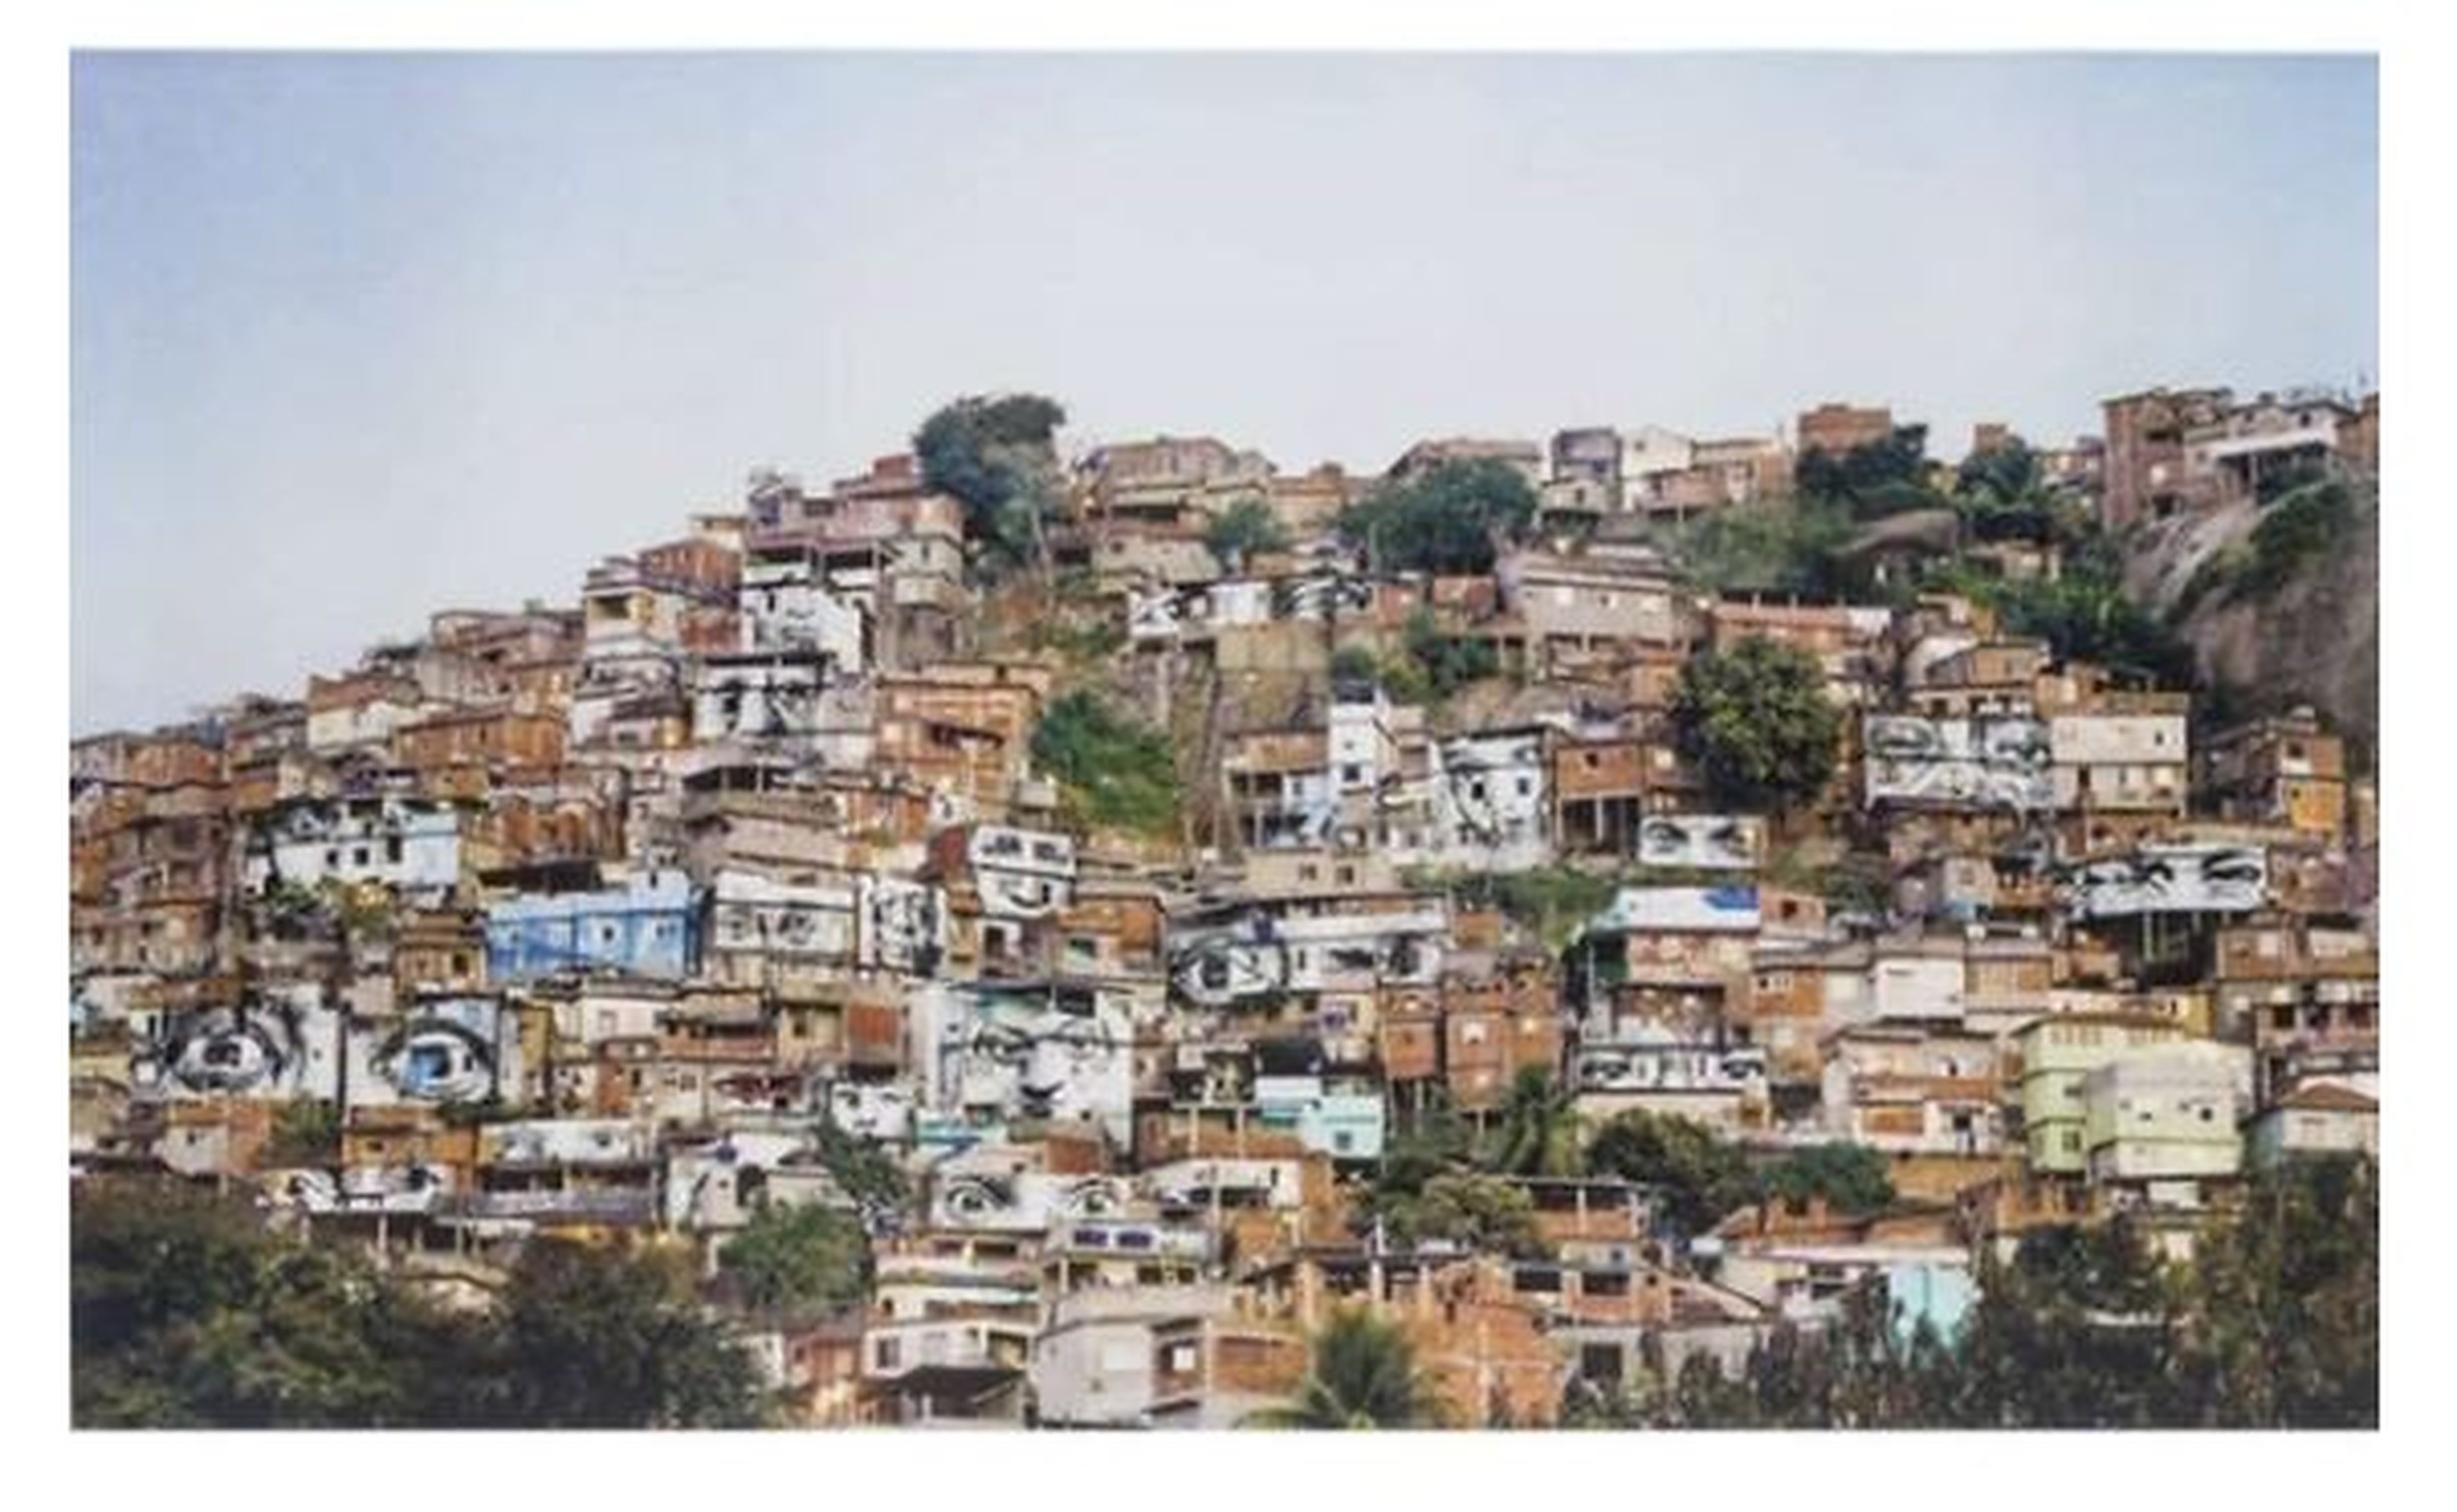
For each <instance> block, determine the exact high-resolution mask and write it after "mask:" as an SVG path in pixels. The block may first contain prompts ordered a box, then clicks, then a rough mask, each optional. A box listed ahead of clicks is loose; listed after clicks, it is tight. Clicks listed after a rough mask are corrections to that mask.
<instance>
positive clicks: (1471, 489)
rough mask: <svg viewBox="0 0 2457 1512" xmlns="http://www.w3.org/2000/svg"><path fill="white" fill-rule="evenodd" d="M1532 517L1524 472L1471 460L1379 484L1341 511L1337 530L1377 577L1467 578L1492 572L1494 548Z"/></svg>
mask: <svg viewBox="0 0 2457 1512" xmlns="http://www.w3.org/2000/svg"><path fill="white" fill-rule="evenodd" d="M1535 511H1536V495H1535V489H1534V488H1533V487H1532V486H1530V485H1529V484H1528V482H1527V478H1526V476H1525V474H1523V473H1521V472H1520V471H1519V470H1518V469H1517V468H1516V467H1513V466H1511V465H1510V464H1509V463H1507V462H1503V461H1498V460H1495V459H1493V458H1490V457H1477V458H1473V459H1469V460H1461V461H1446V462H1439V463H1436V464H1435V465H1433V466H1432V467H1429V468H1427V469H1426V470H1425V471H1424V472H1422V473H1420V474H1418V475H1417V476H1416V477H1414V478H1412V479H1410V480H1409V481H1407V482H1404V483H1386V484H1384V485H1383V486H1382V487H1380V488H1378V489H1376V490H1374V492H1373V493H1372V494H1371V495H1369V496H1368V497H1366V498H1364V499H1361V500H1359V501H1358V502H1356V503H1354V504H1351V505H1349V506H1348V508H1347V509H1346V510H1344V511H1342V513H1341V514H1340V516H1339V532H1340V534H1342V535H1343V536H1345V537H1347V539H1349V540H1350V541H1353V542H1355V543H1357V544H1359V545H1361V546H1363V547H1364V548H1365V552H1366V559H1367V561H1368V562H1369V563H1370V564H1371V566H1372V567H1373V569H1374V570H1375V571H1377V572H1430V573H1434V574H1436V575H1445V576H1475V575H1480V574H1482V573H1486V572H1490V571H1492V570H1493V560H1494V555H1495V552H1496V550H1497V548H1498V546H1499V545H1501V544H1504V543H1508V542H1512V541H1516V540H1519V539H1522V538H1524V537H1525V535H1526V532H1527V527H1528V525H1529V523H1530V522H1531V521H1532V520H1534V518H1535Z"/></svg>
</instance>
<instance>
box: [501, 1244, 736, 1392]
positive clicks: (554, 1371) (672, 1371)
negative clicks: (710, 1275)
mask: <svg viewBox="0 0 2457 1512" xmlns="http://www.w3.org/2000/svg"><path fill="white" fill-rule="evenodd" d="M496 1361H497V1371H498V1374H497V1376H496V1378H495V1381H494V1386H495V1389H496V1391H497V1392H498V1393H499V1400H500V1403H501V1407H502V1410H503V1413H504V1416H505V1417H506V1419H507V1420H508V1421H509V1422H512V1423H516V1424H518V1425H520V1426H523V1427H535V1428H730V1427H750V1426H754V1425H756V1424H757V1422H758V1421H759V1418H760V1407H761V1402H760V1393H759V1388H758V1377H757V1375H756V1373H755V1372H754V1370H753V1368H752V1365H751V1360H750V1356H749V1355H747V1354H746V1353H744V1352H743V1350H742V1349H741V1348H740V1347H739V1346H738V1345H736V1344H735V1343H733V1342H732V1341H731V1340H730V1339H729V1338H728V1337H727V1336H726V1334H725V1331H724V1329H723V1327H722V1326H721V1325H720V1324H718V1323H717V1322H716V1321H715V1320H714V1319H712V1318H711V1317H710V1316H709V1315H708V1313H707V1312H706V1310H705V1309H704V1308H702V1307H701V1306H700V1304H699V1301H698V1299H697V1297H696V1296H695V1295H694V1293H693V1289H692V1284H691V1280H690V1276H689V1273H688V1269H687V1266H686V1265H685V1264H684V1263H683V1262H682V1260H681V1259H680V1257H679V1256H677V1255H673V1254H670V1253H665V1252H660V1251H656V1250H651V1249H646V1248H615V1247H602V1246H596V1245H588V1244H579V1243H573V1242H569V1241H566V1240H561V1239H542V1238H541V1239H533V1240H531V1241H530V1242H529V1243H528V1245H527V1246H526V1247H525V1248H524V1249H523V1250H522V1251H521V1254H520V1258H519V1260H518V1261H517V1262H516V1263H515V1264H514V1265H513V1267H512V1273H511V1278H510V1280H509V1282H507V1283H506V1285H505V1286H504V1289H503V1296H502V1301H501V1322H500V1327H499V1330H498V1339H497V1354H496Z"/></svg>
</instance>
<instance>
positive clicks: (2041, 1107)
mask: <svg viewBox="0 0 2457 1512" xmlns="http://www.w3.org/2000/svg"><path fill="white" fill-rule="evenodd" d="M2186 1038H2187V1035H2186V1032H2185V1030H2184V1029H2183V1027H2182V1026H2181V1025H2178V1024H2175V1023H2172V1022H2170V1021H2168V1020H2165V1019H2155V1018H2151V1017H2149V1016H2147V1015H2141V1014H2093V1013H2081V1014H2057V1015H2050V1016H2048V1017H2047V1018H2044V1019H2039V1020H2036V1021H2034V1022H2033V1023H2031V1024H2029V1025H2026V1026H2025V1027H2024V1028H2023V1029H2022V1031H2021V1032H2020V1033H2019V1034H2017V1035H2016V1036H2015V1042H2016V1043H2017V1044H2018V1045H2020V1046H2021V1047H2022V1127H2023V1139H2024V1145H2025V1154H2026V1156H2027V1157H2028V1159H2029V1161H2030V1165H2031V1169H2032V1170H2033V1171H2034V1172H2036V1173H2038V1174H2041V1175H2069V1176H2078V1175H2083V1174H2086V1173H2087V1172H2088V1170H2089V1168H2090V1156H2089V1141H2088V1130H2087V1123H2088V1100H2087V1097H2086V1093H2087V1084H2088V1081H2089V1076H2090V1073H2092V1072H2094V1071H2096V1070H2098V1069H2099V1068H2100V1067H2102V1066H2105V1065H2106V1064H2107V1063H2109V1062H2110V1061H2113V1060H2116V1059H2117V1058H2118V1057H2121V1056H2126V1055H2130V1054H2133V1053H2135V1052H2138V1051H2141V1050H2145V1049H2149V1048H2152V1047H2155V1046H2161V1045H2174V1044H2178V1043H2181V1042H2183V1041H2184V1040H2185V1039H2186Z"/></svg>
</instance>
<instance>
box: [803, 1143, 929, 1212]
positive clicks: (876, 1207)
mask: <svg viewBox="0 0 2457 1512" xmlns="http://www.w3.org/2000/svg"><path fill="white" fill-rule="evenodd" d="M816 1134H817V1145H818V1152H819V1162H820V1163H821V1164H822V1165H825V1166H826V1167H827V1172H828V1174H829V1175H831V1176H833V1177H835V1179H836V1184H837V1185H838V1186H840V1187H842V1188H843V1189H844V1193H845V1195H847V1196H849V1197H851V1198H853V1200H854V1202H855V1203H856V1204H857V1205H858V1206H860V1208H861V1209H862V1214H863V1216H864V1217H865V1218H868V1219H870V1220H872V1221H874V1222H875V1221H877V1220H879V1219H882V1218H884V1217H886V1216H887V1215H888V1214H890V1213H893V1212H895V1211H896V1210H898V1209H899V1208H901V1207H903V1206H904V1204H905V1203H906V1202H907V1201H908V1200H910V1199H911V1196H912V1189H911V1185H910V1183H909V1182H907V1181H906V1180H905V1175H904V1169H903V1167H902V1166H900V1165H898V1164H897V1163H896V1160H895V1157H894V1156H892V1155H890V1154H889V1153H888V1152H887V1151H886V1150H885V1149H882V1148H881V1147H879V1146H878V1145H877V1144H875V1143H873V1142H871V1141H870V1140H868V1139H865V1138H863V1137H862V1136H861V1135H860V1134H855V1133H853V1132H852V1131H851V1130H848V1129H845V1128H843V1127H841V1126H839V1125H837V1124H836V1123H834V1122H833V1121H830V1122H827V1123H823V1124H821V1125H820V1126H819V1128H818V1130H817V1132H816Z"/></svg>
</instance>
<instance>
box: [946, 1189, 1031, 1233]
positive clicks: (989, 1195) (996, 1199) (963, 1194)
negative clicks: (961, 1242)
mask: <svg viewBox="0 0 2457 1512" xmlns="http://www.w3.org/2000/svg"><path fill="white" fill-rule="evenodd" d="M1015 1205H1016V1193H1015V1187H1014V1186H1013V1184H1011V1183H1009V1182H1006V1181H1001V1180H997V1179H994V1178H992V1177H988V1176H955V1177H952V1178H950V1179H949V1180H948V1182H947V1184H946V1185H945V1186H943V1187H941V1188H940V1190H939V1200H938V1207H939V1218H940V1221H942V1222H945V1223H950V1224H954V1225H956V1226H960V1227H961V1226H967V1225H978V1224H984V1223H988V1222H990V1221H992V1220H994V1219H996V1218H999V1217H1001V1216H1003V1215H1004V1214H1006V1213H1008V1212H1011V1211H1013V1210H1014V1208H1015Z"/></svg>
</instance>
